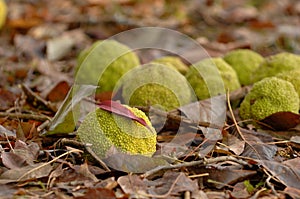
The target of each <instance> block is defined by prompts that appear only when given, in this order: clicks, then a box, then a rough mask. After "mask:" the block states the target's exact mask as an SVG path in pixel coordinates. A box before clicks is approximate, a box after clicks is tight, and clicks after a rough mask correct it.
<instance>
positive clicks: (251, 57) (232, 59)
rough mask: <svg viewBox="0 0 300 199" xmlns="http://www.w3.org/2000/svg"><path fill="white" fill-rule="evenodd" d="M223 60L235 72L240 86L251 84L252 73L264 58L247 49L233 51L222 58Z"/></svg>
mask: <svg viewBox="0 0 300 199" xmlns="http://www.w3.org/2000/svg"><path fill="white" fill-rule="evenodd" d="M224 60H225V61H226V62H227V63H228V64H229V65H230V66H231V67H232V68H233V69H234V70H235V71H236V73H237V75H238V78H239V81H240V83H241V84H242V85H249V84H253V83H254V82H253V81H252V77H253V75H254V71H255V70H256V69H257V68H258V67H259V65H260V64H261V63H262V62H263V60H264V58H263V57H262V56H261V55H260V54H258V53H256V52H254V51H252V50H248V49H239V50H233V51H230V52H229V53H227V54H226V55H225V56H224Z"/></svg>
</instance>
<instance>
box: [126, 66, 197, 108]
mask: <svg viewBox="0 0 300 199" xmlns="http://www.w3.org/2000/svg"><path fill="white" fill-rule="evenodd" d="M122 82H123V85H122V86H123V89H122V97H123V99H124V101H125V103H128V104H129V105H130V106H149V105H151V106H158V107H159V108H162V109H164V110H165V111H169V110H172V109H175V108H178V107H180V106H182V105H185V104H188V103H190V102H191V101H192V100H193V95H192V91H191V88H190V87H189V85H188V82H187V81H186V79H185V78H184V76H183V75H181V74H180V73H179V72H178V71H176V70H175V69H173V68H171V67H168V66H164V65H161V64H156V63H150V64H146V65H143V66H140V67H137V68H135V69H133V70H131V71H130V73H128V74H126V76H124V81H122ZM194 98H195V97H194Z"/></svg>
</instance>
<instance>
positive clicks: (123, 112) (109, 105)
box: [97, 100, 150, 129]
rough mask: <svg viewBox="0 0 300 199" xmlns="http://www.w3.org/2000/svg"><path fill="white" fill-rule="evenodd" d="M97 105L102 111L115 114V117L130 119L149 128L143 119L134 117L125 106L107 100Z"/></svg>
mask: <svg viewBox="0 0 300 199" xmlns="http://www.w3.org/2000/svg"><path fill="white" fill-rule="evenodd" d="M97 105H98V106H99V108H101V109H103V110H106V111H108V112H111V113H114V114H117V115H120V116H123V117H126V118H130V119H132V120H134V121H136V122H138V123H140V124H141V125H143V126H145V127H147V128H148V127H149V126H148V124H147V123H146V121H145V120H144V119H143V118H141V117H138V116H136V115H135V114H134V113H133V112H132V111H130V110H129V109H128V108H127V107H126V106H124V105H122V104H120V103H118V102H115V101H111V100H107V101H102V102H100V103H98V104H97ZM149 129H150V128H149Z"/></svg>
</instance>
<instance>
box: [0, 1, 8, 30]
mask: <svg viewBox="0 0 300 199" xmlns="http://www.w3.org/2000/svg"><path fill="white" fill-rule="evenodd" d="M6 15H7V7H6V4H5V1H4V0H0V29H1V28H2V27H3V25H4V24H5V20H6Z"/></svg>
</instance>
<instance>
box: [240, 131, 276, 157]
mask: <svg viewBox="0 0 300 199" xmlns="http://www.w3.org/2000/svg"><path fill="white" fill-rule="evenodd" d="M243 135H244V138H245V140H246V146H245V150H244V151H243V153H242V154H241V156H245V157H250V158H253V159H260V160H273V157H274V156H275V154H276V152H277V146H276V145H275V144H270V142H273V140H272V137H270V136H269V137H268V136H267V135H266V139H267V140H268V141H267V140H262V139H261V138H260V137H258V136H257V134H254V133H253V134H248V133H244V134H243ZM268 138H269V139H268ZM250 145H251V146H250Z"/></svg>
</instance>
